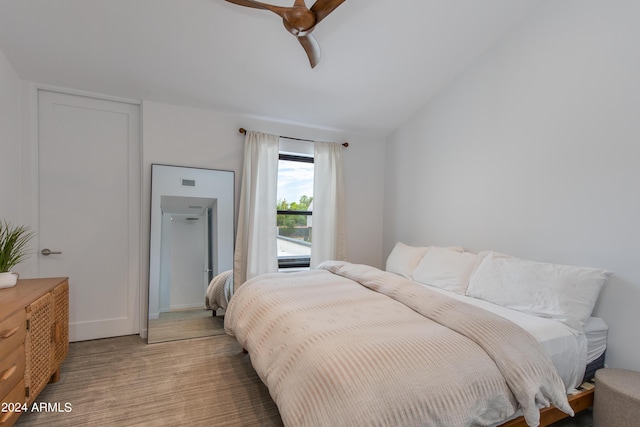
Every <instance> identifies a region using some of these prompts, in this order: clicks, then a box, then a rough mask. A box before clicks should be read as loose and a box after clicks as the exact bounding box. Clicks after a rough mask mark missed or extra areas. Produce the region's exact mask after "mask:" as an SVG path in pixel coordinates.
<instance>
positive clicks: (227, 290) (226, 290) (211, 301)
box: [204, 270, 233, 310]
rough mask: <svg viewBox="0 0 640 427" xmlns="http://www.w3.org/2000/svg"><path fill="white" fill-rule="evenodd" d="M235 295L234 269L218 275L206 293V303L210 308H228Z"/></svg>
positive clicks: (212, 280)
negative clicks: (232, 296)
mask: <svg viewBox="0 0 640 427" xmlns="http://www.w3.org/2000/svg"><path fill="white" fill-rule="evenodd" d="M231 295H233V270H228V271H223V272H222V273H220V274H218V275H216V276H215V277H214V278H213V279H211V282H209V286H207V291H206V292H205V295H204V305H205V307H206V308H208V309H209V310H217V309H219V308H222V309H226V308H227V305H228V304H229V300H230V299H231Z"/></svg>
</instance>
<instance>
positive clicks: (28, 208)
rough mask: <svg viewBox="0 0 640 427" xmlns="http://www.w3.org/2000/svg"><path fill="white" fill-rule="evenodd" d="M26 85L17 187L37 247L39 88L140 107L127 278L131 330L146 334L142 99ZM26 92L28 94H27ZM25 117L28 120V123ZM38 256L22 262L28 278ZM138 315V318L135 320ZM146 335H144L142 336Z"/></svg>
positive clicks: (131, 164)
mask: <svg viewBox="0 0 640 427" xmlns="http://www.w3.org/2000/svg"><path fill="white" fill-rule="evenodd" d="M25 83H26V85H27V86H26V88H25V86H23V95H22V103H23V105H22V106H21V116H22V117H23V119H22V120H23V121H22V123H21V127H22V129H23V136H22V139H23V148H22V153H21V180H20V181H21V183H20V189H21V193H22V195H23V197H22V198H21V201H20V205H21V216H22V217H23V218H28V219H29V221H27V222H28V223H30V224H31V229H32V230H33V231H35V233H36V235H35V237H34V239H33V245H34V246H35V247H36V248H40V247H41V245H40V238H39V235H38V231H39V225H40V213H39V212H40V206H39V200H40V192H39V191H40V190H39V178H40V176H39V157H38V152H39V139H40V138H39V127H38V123H39V117H38V114H39V113H38V107H39V104H38V94H39V92H40V91H48V92H56V93H61V94H66V95H75V96H82V97H85V98H94V99H99V100H105V101H113V102H121V103H125V104H132V105H135V106H137V107H138V109H139V114H138V117H139V120H138V142H137V144H138V147H134V150H135V151H137V157H138V159H137V162H129V174H130V175H129V176H130V179H133V180H134V181H135V182H132V183H130V187H129V188H130V189H131V190H132V192H131V194H129V201H130V203H129V206H130V207H131V210H130V212H129V225H130V227H131V228H130V233H129V251H130V253H132V254H136V253H137V254H138V256H137V257H136V258H135V259H132V260H131V270H132V271H131V272H130V276H129V277H130V280H132V281H133V283H134V286H135V288H136V289H135V294H136V295H137V297H138V304H137V306H136V307H135V308H134V313H133V316H134V319H133V322H134V323H136V324H137V325H135V327H134V333H136V334H141V335H143V334H144V335H146V329H147V328H146V314H145V313H146V299H145V296H146V294H145V293H144V290H145V289H144V287H143V286H142V283H144V279H145V276H144V270H145V269H144V268H141V266H142V263H143V261H144V257H143V255H142V254H143V253H144V247H145V246H146V244H145V243H144V241H143V232H142V231H143V230H142V224H143V219H142V212H143V209H142V203H143V197H142V195H143V188H142V186H143V179H142V171H143V156H142V154H143V150H142V146H143V142H142V141H143V140H142V137H143V135H142V129H143V126H142V101H140V100H135V99H128V98H121V97H116V96H110V95H104V94H99V93H94V92H87V91H82V90H77V89H70V88H64V87H59V86H52V85H47V84H41V83H34V82H25ZM27 93H28V95H26V94H27ZM27 120H28V123H27ZM39 259H40V257H39V256H38V255H37V254H34V256H31V257H30V259H29V261H28V262H25V264H26V268H27V270H28V272H29V275H30V276H31V277H37V275H38V272H39V270H40V266H39ZM136 318H137V319H136ZM143 338H145V336H143Z"/></svg>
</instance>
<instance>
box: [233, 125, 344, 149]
mask: <svg viewBox="0 0 640 427" xmlns="http://www.w3.org/2000/svg"><path fill="white" fill-rule="evenodd" d="M239 131H240V133H241V134H243V135H246V134H247V130H246V129H245V128H240V129H239ZM280 138H285V139H294V140H296V141H306V142H315V141H312V140H310V139H302V138H293V137H290V136H282V135H280ZM342 146H343V147H345V148H346V147H348V146H349V143H348V142H343V143H342Z"/></svg>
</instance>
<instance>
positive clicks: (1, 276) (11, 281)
mask: <svg viewBox="0 0 640 427" xmlns="http://www.w3.org/2000/svg"><path fill="white" fill-rule="evenodd" d="M18 277H20V275H19V274H18V273H12V272H7V273H0V288H10V287H12V286H15V285H16V283H18Z"/></svg>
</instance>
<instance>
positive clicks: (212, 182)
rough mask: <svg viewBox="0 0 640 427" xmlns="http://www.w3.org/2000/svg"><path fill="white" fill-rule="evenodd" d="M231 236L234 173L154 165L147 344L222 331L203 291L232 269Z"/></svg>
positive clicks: (219, 322)
mask: <svg viewBox="0 0 640 427" xmlns="http://www.w3.org/2000/svg"><path fill="white" fill-rule="evenodd" d="M233 233H234V173H233V172H232V171H221V170H213V169H199V168H188V167H180V166H168V165H157V164H154V165H151V233H150V242H149V321H148V330H147V342H148V343H155V342H163V341H173V340H179V339H186V338H195V337H203V336H209V335H217V334H223V333H224V329H223V320H222V317H216V313H215V312H212V311H211V310H207V309H206V307H205V292H206V289H207V287H208V285H209V282H210V281H211V279H212V278H213V277H215V276H216V275H218V274H219V273H222V272H225V271H228V270H231V269H233V243H234V242H233V240H234V239H233V235H234V234H233Z"/></svg>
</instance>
